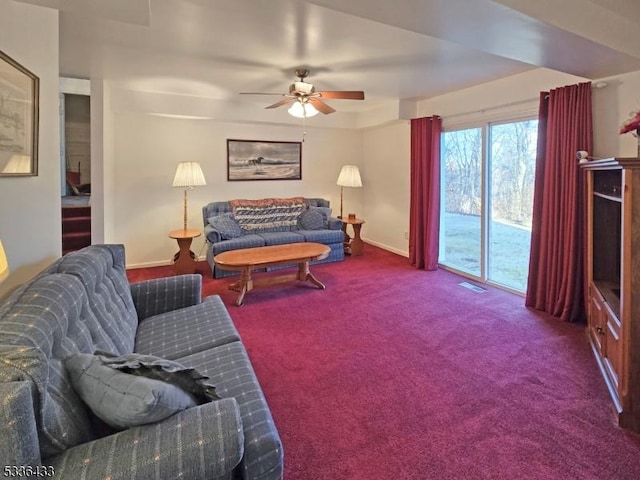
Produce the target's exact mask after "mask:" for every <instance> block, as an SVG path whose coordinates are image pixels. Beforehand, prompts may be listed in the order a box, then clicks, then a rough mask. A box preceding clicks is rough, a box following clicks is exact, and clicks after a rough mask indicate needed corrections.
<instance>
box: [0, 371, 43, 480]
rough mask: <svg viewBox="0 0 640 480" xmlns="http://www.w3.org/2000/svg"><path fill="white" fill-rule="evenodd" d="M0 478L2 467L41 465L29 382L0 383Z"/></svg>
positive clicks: (2, 471)
mask: <svg viewBox="0 0 640 480" xmlns="http://www.w3.org/2000/svg"><path fill="white" fill-rule="evenodd" d="M0 452H2V454H1V455H0V476H1V475H3V474H4V472H5V468H6V467H9V468H17V467H18V466H20V465H30V466H31V467H36V466H38V465H40V443H39V441H38V431H37V429H36V416H35V413H34V411H33V393H32V384H31V382H27V381H24V382H5V383H0Z"/></svg>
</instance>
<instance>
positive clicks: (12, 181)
mask: <svg viewBox="0 0 640 480" xmlns="http://www.w3.org/2000/svg"><path fill="white" fill-rule="evenodd" d="M0 49H1V50H2V51H3V52H4V53H6V54H7V55H9V56H10V57H12V58H13V59H14V60H16V61H17V62H18V63H20V64H21V65H24V66H25V67H26V68H28V69H29V70H30V71H31V72H33V73H34V74H35V75H37V76H38V77H39V78H40V106H39V111H40V122H39V123H40V133H39V142H38V143H39V145H38V158H39V160H38V164H39V167H38V176H36V177H19V178H15V177H14V178H7V177H0V238H2V243H3V244H4V247H5V250H6V253H7V258H8V260H9V267H10V270H11V273H10V275H9V278H8V279H7V280H6V281H5V282H4V283H2V284H1V285H0V297H4V296H5V295H6V294H7V293H8V292H9V291H10V290H12V289H13V288H15V287H16V286H17V285H19V284H21V283H23V282H24V281H25V280H27V279H29V278H31V277H32V276H33V275H34V274H36V273H37V272H39V271H40V270H42V269H43V268H44V267H45V266H46V265H47V264H49V263H50V262H51V261H53V260H54V259H55V258H57V257H59V256H60V252H61V251H62V240H61V228H62V227H61V223H60V217H61V211H60V160H59V158H58V155H59V153H58V152H59V149H60V139H59V123H60V122H59V119H58V77H59V74H58V12H57V10H52V9H48V8H41V7H36V6H32V5H27V4H24V3H17V2H13V1H11V0H0Z"/></svg>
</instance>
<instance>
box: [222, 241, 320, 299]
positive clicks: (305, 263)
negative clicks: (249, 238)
mask: <svg viewBox="0 0 640 480" xmlns="http://www.w3.org/2000/svg"><path fill="white" fill-rule="evenodd" d="M330 250H331V249H330V248H329V247H327V246H326V245H322V244H321V243H313V242H304V243H289V244H286V245H270V246H267V247H253V248H242V249H240V250H230V251H228V252H222V253H220V254H218V255H216V256H215V257H213V261H214V262H215V263H216V266H218V267H219V268H221V269H222V270H232V271H239V272H240V280H238V281H237V282H234V283H232V284H231V285H229V289H230V290H234V291H236V292H240V295H238V298H237V299H236V305H237V306H238V307H239V306H241V305H242V302H243V301H244V295H245V294H246V293H247V292H250V291H251V290H253V288H254V287H257V286H260V285H275V284H277V283H283V282H288V281H291V280H301V281H303V282H311V283H312V284H313V285H315V286H316V287H318V288H320V289H321V290H324V288H325V286H324V284H323V283H321V282H320V281H319V280H318V279H317V278H316V277H314V276H313V275H312V274H311V272H310V271H309V262H310V261H312V260H322V259H323V258H326V257H327V256H328V255H329V252H330ZM287 263H297V264H298V272H297V273H292V274H287V275H279V276H275V277H266V278H261V279H258V280H254V279H253V278H251V271H252V270H257V269H260V268H266V267H272V266H274V265H284V264H287Z"/></svg>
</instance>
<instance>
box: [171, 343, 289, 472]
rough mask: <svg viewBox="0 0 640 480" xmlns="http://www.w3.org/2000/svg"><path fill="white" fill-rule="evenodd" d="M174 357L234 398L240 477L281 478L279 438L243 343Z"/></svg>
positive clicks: (219, 391) (281, 452)
mask: <svg viewBox="0 0 640 480" xmlns="http://www.w3.org/2000/svg"><path fill="white" fill-rule="evenodd" d="M178 361H179V362H180V363H181V364H182V365H185V366H187V367H192V368H195V369H196V370H197V371H199V372H201V373H202V374H203V375H206V376H208V377H209V378H210V381H211V383H213V384H214V385H215V386H216V392H217V393H218V395H220V396H221V397H223V398H228V397H233V398H235V399H236V401H237V402H238V406H239V408H240V416H241V418H242V425H243V430H244V448H245V452H244V459H243V462H242V468H243V470H244V472H243V473H244V475H243V478H282V465H283V450H282V442H281V440H280V437H279V435H278V430H277V429H276V427H275V424H274V422H273V417H272V416H271V412H270V411H269V407H268V405H267V402H266V400H265V398H264V394H263V393H262V389H261V387H260V384H259V382H258V379H257V378H256V375H255V372H254V370H253V367H252V366H251V362H250V361H249V357H248V356H247V352H246V350H245V348H244V346H243V345H242V344H241V343H240V342H234V343H229V344H227V345H222V346H220V347H216V348H213V349H211V350H207V351H204V352H200V353H196V354H194V355H190V356H188V357H184V358H180V359H178Z"/></svg>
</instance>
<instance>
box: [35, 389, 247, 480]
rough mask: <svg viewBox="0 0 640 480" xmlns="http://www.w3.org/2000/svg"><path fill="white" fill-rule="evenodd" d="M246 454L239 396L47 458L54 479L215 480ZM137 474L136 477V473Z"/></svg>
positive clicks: (229, 470) (183, 412) (227, 471)
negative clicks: (178, 479) (176, 479)
mask: <svg viewBox="0 0 640 480" xmlns="http://www.w3.org/2000/svg"><path fill="white" fill-rule="evenodd" d="M243 454H244V433H243V430H242V421H241V420H240V411H239V409H238V404H237V402H236V400H235V399H234V398H225V399H223V400H219V401H217V402H212V403H206V404H204V405H200V406H198V407H193V408H189V409H187V410H183V411H182V412H179V413H176V414H175V415H173V416H171V417H169V418H167V419H166V420H163V421H162V422H158V423H151V424H148V425H142V426H140V427H135V428H130V429H128V430H124V431H122V432H118V433H116V434H113V435H109V436H107V437H103V438H100V439H98V440H94V441H93V442H88V443H84V444H82V445H77V446H75V447H73V448H70V449H69V450H66V451H65V452H63V453H61V454H60V455H56V456H54V457H50V458H47V459H45V460H44V461H43V464H44V465H50V466H51V467H53V470H54V471H55V476H54V477H53V478H57V479H62V480H76V479H78V478H109V479H111V480H120V479H130V478H132V477H133V476H135V478H143V479H169V478H184V479H189V480H210V479H212V478H218V477H223V476H224V477H225V478H227V477H230V475H229V473H230V472H231V471H232V470H233V469H234V468H235V467H236V465H238V463H240V460H241V459H242V456H243ZM133 472H135V475H132V473H133Z"/></svg>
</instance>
